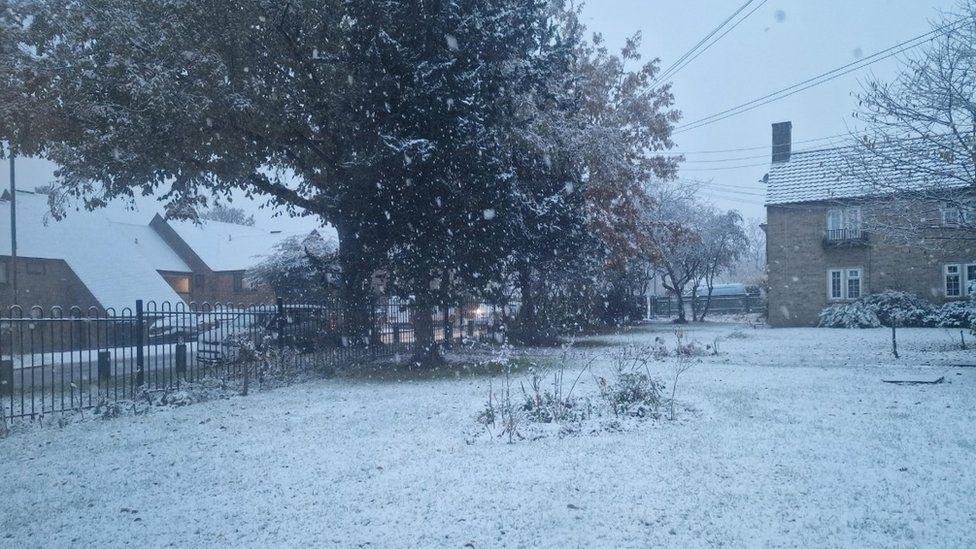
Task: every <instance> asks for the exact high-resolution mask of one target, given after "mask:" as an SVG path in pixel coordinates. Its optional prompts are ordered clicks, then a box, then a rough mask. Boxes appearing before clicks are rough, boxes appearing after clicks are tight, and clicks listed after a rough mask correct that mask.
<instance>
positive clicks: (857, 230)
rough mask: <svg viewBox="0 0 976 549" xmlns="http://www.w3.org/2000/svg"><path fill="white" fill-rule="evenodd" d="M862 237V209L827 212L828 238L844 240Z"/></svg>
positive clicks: (841, 209)
mask: <svg viewBox="0 0 976 549" xmlns="http://www.w3.org/2000/svg"><path fill="white" fill-rule="evenodd" d="M860 236H861V208H860V207H853V208H832V209H830V210H827V238H828V239H830V240H843V239H846V238H859V237H860Z"/></svg>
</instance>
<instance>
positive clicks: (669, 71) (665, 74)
mask: <svg viewBox="0 0 976 549" xmlns="http://www.w3.org/2000/svg"><path fill="white" fill-rule="evenodd" d="M754 1H755V0H746V3H744V4H742V5H741V6H739V9H737V10H735V11H734V12H733V13H732V15H730V16H728V17H727V18H725V20H724V21H722V22H721V23H719V25H718V26H717V27H715V28H713V29H712V30H711V31H709V33H708V34H706V35H705V37H704V38H702V39H701V40H699V41H698V43H696V44H695V45H694V46H692V47H691V49H690V50H688V51H686V52H685V53H684V54H682V56H681V57H679V58H678V59H677V61H675V62H674V63H671V64H670V65H668V68H666V69H664V71H662V72H661V75H660V76H658V77H657V78H656V79H655V80H654V82H653V83H652V84H651V85H652V86H657V85H658V84H660V83H661V82H663V81H664V80H666V79H668V78H670V77H671V76H673V75H674V74H675V73H677V72H678V71H679V70H681V69H682V68H683V67H684V65H682V64H681V63H682V62H683V61H685V60H686V59H688V57H690V56H691V55H692V54H693V53H695V50H697V49H698V48H699V47H701V45H702V44H704V43H705V42H707V41H708V39H709V38H711V37H712V36H715V33H717V32H718V31H720V30H722V27H724V26H725V25H727V24H728V23H729V21H731V20H732V19H734V18H735V17H736V16H737V15H739V14H740V13H742V10H744V9H746V7H747V6H749V4H751V3H753V2H754ZM765 2H766V0H763V3H765ZM747 17H748V16H747ZM723 36H724V34H723ZM719 38H721V37H719ZM716 41H717V40H716ZM712 43H713V44H714V42H712ZM705 49H708V48H705ZM702 51H704V50H702ZM700 53H701V52H699V54H700ZM697 56H698V55H695V57H697ZM692 60H693V59H692ZM690 62H691V60H689V63H690ZM686 64H687V63H685V65H686ZM679 65H680V66H679Z"/></svg>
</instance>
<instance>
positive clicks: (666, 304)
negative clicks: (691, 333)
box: [649, 294, 766, 317]
mask: <svg viewBox="0 0 976 549" xmlns="http://www.w3.org/2000/svg"><path fill="white" fill-rule="evenodd" d="M707 301H708V298H707V297H704V296H698V297H697V298H695V301H694V306H695V308H696V309H697V310H699V311H700V310H702V309H703V308H704V307H705V303H706V302H707ZM685 305H686V306H687V307H689V308H690V307H691V306H692V299H691V297H687V298H685ZM649 312H650V315H651V316H652V317H656V316H664V317H672V316H677V315H678V300H677V299H675V298H674V297H673V296H671V297H652V298H651V302H650V311H649ZM765 312H766V300H765V299H764V298H763V297H762V296H761V295H759V294H743V295H716V296H712V297H711V302H710V303H708V314H709V315H714V314H719V315H721V314H743V313H765Z"/></svg>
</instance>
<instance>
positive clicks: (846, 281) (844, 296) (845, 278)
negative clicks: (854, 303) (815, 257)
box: [827, 267, 867, 301]
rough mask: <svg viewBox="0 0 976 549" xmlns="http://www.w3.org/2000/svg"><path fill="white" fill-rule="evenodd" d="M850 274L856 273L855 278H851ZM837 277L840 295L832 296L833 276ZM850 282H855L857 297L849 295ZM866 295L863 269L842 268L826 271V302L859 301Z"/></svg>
mask: <svg viewBox="0 0 976 549" xmlns="http://www.w3.org/2000/svg"><path fill="white" fill-rule="evenodd" d="M852 273H857V274H856V276H851V274H852ZM835 274H837V275H838V276H839V281H840V295H839V296H837V295H835V294H834V275H835ZM852 280H857V281H858V284H857V290H858V291H857V295H856V296H853V297H852V296H851V295H850V293H851V292H850V282H851V281H852ZM866 294H867V288H866V286H865V277H864V269H863V268H862V267H842V268H837V269H827V301H847V300H852V299H859V298H861V297H864V296H865V295H866Z"/></svg>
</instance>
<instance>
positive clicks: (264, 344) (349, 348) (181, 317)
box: [0, 298, 496, 418]
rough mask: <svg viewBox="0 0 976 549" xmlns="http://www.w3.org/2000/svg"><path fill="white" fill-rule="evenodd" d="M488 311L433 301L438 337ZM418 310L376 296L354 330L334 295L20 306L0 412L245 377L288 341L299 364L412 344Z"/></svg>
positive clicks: (480, 326)
mask: <svg viewBox="0 0 976 549" xmlns="http://www.w3.org/2000/svg"><path fill="white" fill-rule="evenodd" d="M479 310H480V311H482V312H481V313H479V312H478V311H479ZM483 311H484V307H481V308H479V307H477V306H476V305H471V304H467V305H462V306H460V307H451V308H450V309H448V310H447V311H446V314H445V311H444V310H443V309H441V310H435V311H434V312H433V319H434V326H435V329H434V338H435V341H439V342H441V343H442V344H445V345H447V346H450V345H451V344H453V343H455V342H458V341H460V340H463V339H464V338H476V337H481V336H483V335H489V334H490V333H491V331H492V330H494V329H495V328H494V326H495V325H496V322H494V321H493V320H492V319H491V318H490V317H489V316H486V315H485V314H483ZM360 313H361V314H362V313H366V312H365V311H360ZM416 314H417V313H416V310H415V309H414V308H413V306H412V304H411V303H409V302H407V301H404V300H399V299H396V298H384V299H379V300H377V301H376V302H375V303H374V304H373V305H372V306H371V307H370V308H369V311H368V314H365V315H364V316H362V317H361V318H366V319H368V320H366V323H367V324H368V326H367V329H366V330H365V332H366V333H363V330H357V332H360V333H358V334H352V333H350V329H349V324H348V322H347V319H345V318H344V315H343V313H342V310H341V308H340V307H339V306H338V305H337V304H336V303H327V304H307V303H298V304H293V303H284V302H282V301H278V302H277V303H272V304H254V305H244V304H234V305H231V304H213V305H211V304H206V303H204V304H199V305H197V304H189V305H187V304H184V303H182V302H179V303H175V304H173V303H155V302H152V301H149V302H143V301H138V302H136V303H135V304H134V307H133V308H124V309H122V310H119V311H116V310H112V309H108V310H100V309H97V308H91V309H89V310H81V309H79V308H78V307H73V308H70V309H63V308H59V307H55V308H53V309H50V310H47V311H45V310H42V309H41V308H39V307H34V308H31V309H27V310H24V309H23V308H21V307H19V306H14V307H11V308H10V309H9V310H8V311H6V312H4V314H3V316H0V416H5V417H8V418H10V417H36V416H39V415H43V414H49V413H56V412H64V411H70V410H80V409H86V408H92V407H95V406H97V405H98V404H99V403H105V402H113V401H119V400H125V399H131V398H133V397H135V396H137V395H139V394H142V393H145V392H147V391H148V392H151V391H160V390H170V389H176V388H179V387H180V385H181V384H183V383H186V382H192V381H195V380H199V379H201V378H204V377H217V378H223V379H226V378H235V377H240V376H243V375H246V374H247V372H248V371H249V370H248V368H250V367H251V366H250V365H249V363H248V361H249V360H251V361H253V359H254V357H253V353H255V352H257V351H262V350H267V349H280V350H287V351H288V353H287V354H288V356H289V357H290V358H289V361H290V362H289V367H290V368H291V369H294V370H311V369H317V368H328V367H335V366H338V365H341V364H342V363H348V362H350V361H357V360H363V359H369V358H373V357H379V356H387V355H395V354H400V353H409V352H412V350H413V346H414V341H415V340H416V337H415V332H414V321H415V320H416Z"/></svg>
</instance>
